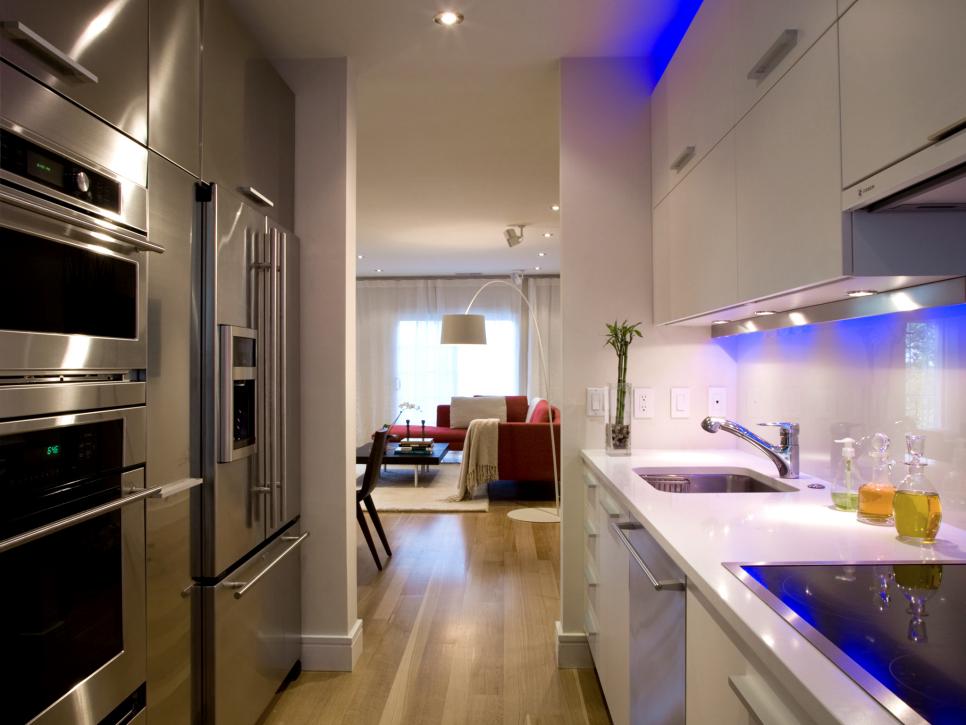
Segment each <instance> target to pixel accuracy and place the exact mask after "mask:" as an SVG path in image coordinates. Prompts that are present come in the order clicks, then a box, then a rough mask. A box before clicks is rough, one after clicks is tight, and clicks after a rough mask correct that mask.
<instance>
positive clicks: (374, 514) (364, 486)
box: [356, 429, 392, 571]
mask: <svg viewBox="0 0 966 725" xmlns="http://www.w3.org/2000/svg"><path fill="white" fill-rule="evenodd" d="M388 435H389V431H388V430H386V429H383V430H380V431H378V432H376V433H375V434H374V435H373V436H372V449H371V450H370V452H369V460H368V461H367V462H366V472H365V473H363V474H362V476H360V477H359V478H358V479H357V480H356V519H358V521H359V526H360V527H361V528H362V535H363V536H365V537H366V543H367V544H369V551H371V552H372V558H373V559H375V561H376V567H377V568H378V569H379V571H382V562H381V561H379V553H378V552H377V551H376V545H375V543H374V542H373V540H372V534H371V533H369V526H368V525H367V524H366V516H365V514H364V513H362V504H365V506H366V510H367V511H368V512H369V518H371V519H372V525H373V526H375V527H376V533H377V534H379V539H380V540H381V541H382V545H383V548H385V550H386V555H387V556H392V549H390V548H389V540H388V539H387V538H386V532H385V531H383V529H382V521H380V520H379V512H378V511H377V510H376V505H375V504H374V503H373V501H372V491H373V489H374V488H375V487H376V483H378V481H379V469H380V468H381V467H382V458H383V455H384V454H385V452H386V437H387V436H388Z"/></svg>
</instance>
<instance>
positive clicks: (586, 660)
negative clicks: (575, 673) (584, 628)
mask: <svg viewBox="0 0 966 725" xmlns="http://www.w3.org/2000/svg"><path fill="white" fill-rule="evenodd" d="M554 626H555V627H556V629H557V667H558V668H560V669H562V670H582V669H587V668H591V667H593V666H594V658H593V657H591V654H590V645H588V644H587V635H586V634H585V633H584V632H564V631H563V627H562V626H561V624H560V622H554Z"/></svg>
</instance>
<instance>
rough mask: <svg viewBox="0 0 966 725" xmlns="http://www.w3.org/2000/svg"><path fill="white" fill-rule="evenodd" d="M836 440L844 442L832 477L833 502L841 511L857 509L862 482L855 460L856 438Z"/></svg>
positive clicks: (831, 491)
mask: <svg viewBox="0 0 966 725" xmlns="http://www.w3.org/2000/svg"><path fill="white" fill-rule="evenodd" d="M835 442H836V443H841V444H842V455H841V456H840V457H839V461H838V463H837V464H836V466H835V475H834V476H833V477H832V487H831V489H830V493H831V494H832V503H833V504H835V508H837V509H838V510H839V511H855V510H856V509H857V508H858V507H859V484H860V483H861V482H862V477H861V474H860V473H859V469H858V462H857V461H856V460H855V438H839V439H838V440H836V441H835Z"/></svg>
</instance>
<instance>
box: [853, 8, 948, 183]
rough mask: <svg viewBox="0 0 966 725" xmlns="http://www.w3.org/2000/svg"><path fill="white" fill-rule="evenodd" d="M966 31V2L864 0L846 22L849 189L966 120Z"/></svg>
mask: <svg viewBox="0 0 966 725" xmlns="http://www.w3.org/2000/svg"><path fill="white" fill-rule="evenodd" d="M964 33H966V1H964V0H928V1H925V2H923V1H922V0H859V1H858V3H856V4H855V6H854V7H852V8H850V9H849V11H848V12H847V13H845V14H844V15H843V16H842V18H841V20H840V21H839V40H840V55H841V79H842V169H843V181H844V186H845V187H846V188H847V187H850V186H852V185H853V184H855V183H857V182H858V181H861V180H862V179H865V178H867V177H868V176H870V175H872V174H874V173H876V172H878V171H880V170H881V169H884V168H886V167H888V166H890V165H892V164H893V163H895V162H896V161H898V160H900V159H903V158H905V157H906V156H909V155H910V154H913V153H915V152H916V151H918V150H920V149H922V148H924V147H926V146H929V145H930V144H932V143H935V141H936V140H937V136H938V137H941V136H942V134H943V132H944V131H947V130H951V129H953V128H954V127H955V125H956V124H958V123H963V122H966V34H964Z"/></svg>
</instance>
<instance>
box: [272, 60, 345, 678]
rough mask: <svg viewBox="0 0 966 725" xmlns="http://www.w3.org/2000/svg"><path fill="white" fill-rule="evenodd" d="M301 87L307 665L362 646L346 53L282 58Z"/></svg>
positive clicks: (336, 661) (298, 147)
mask: <svg viewBox="0 0 966 725" xmlns="http://www.w3.org/2000/svg"><path fill="white" fill-rule="evenodd" d="M278 67H279V70H280V72H281V73H282V74H283V76H284V77H285V79H286V81H287V82H288V84H289V86H291V88H292V90H293V91H294V92H295V152H296V153H295V158H296V160H295V233H296V234H297V235H298V236H299V237H300V238H301V240H302V249H301V276H300V280H301V293H302V299H301V368H302V527H303V530H305V531H310V532H311V534H312V535H311V536H310V537H309V538H308V539H307V540H306V543H305V544H304V545H303V549H302V632H303V638H302V642H303V645H302V665H303V667H304V668H305V669H307V670H350V669H352V666H353V665H354V663H355V661H356V659H357V658H358V656H359V654H360V653H361V651H362V622H361V620H359V619H358V616H357V607H356V602H357V597H356V547H355V542H356V520H355V414H356V409H355V389H356V384H355V353H356V349H355V345H356V341H355V334H356V333H355V329H356V328H355V263H356V251H355V249H356V241H355V240H356V230H355V218H356V209H355V206H356V179H355V114H354V108H353V92H352V75H351V69H350V66H349V62H348V60H347V59H345V58H334V59H322V60H304V61H301V60H295V61H281V62H279V64H278Z"/></svg>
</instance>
